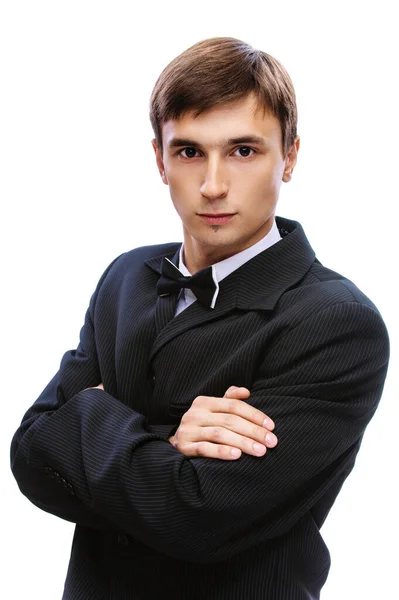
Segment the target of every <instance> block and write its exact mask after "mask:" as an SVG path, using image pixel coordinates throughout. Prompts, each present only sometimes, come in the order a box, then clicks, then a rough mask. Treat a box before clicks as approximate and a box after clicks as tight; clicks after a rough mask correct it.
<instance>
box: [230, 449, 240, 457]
mask: <svg viewBox="0 0 399 600" xmlns="http://www.w3.org/2000/svg"><path fill="white" fill-rule="evenodd" d="M231 454H232V455H233V456H241V450H239V449H238V448H232V450H231Z"/></svg>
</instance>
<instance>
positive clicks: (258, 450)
mask: <svg viewBox="0 0 399 600" xmlns="http://www.w3.org/2000/svg"><path fill="white" fill-rule="evenodd" d="M253 449H254V450H255V452H256V454H264V453H265V452H266V448H265V447H264V446H262V444H258V443H257V442H255V444H254V445H253Z"/></svg>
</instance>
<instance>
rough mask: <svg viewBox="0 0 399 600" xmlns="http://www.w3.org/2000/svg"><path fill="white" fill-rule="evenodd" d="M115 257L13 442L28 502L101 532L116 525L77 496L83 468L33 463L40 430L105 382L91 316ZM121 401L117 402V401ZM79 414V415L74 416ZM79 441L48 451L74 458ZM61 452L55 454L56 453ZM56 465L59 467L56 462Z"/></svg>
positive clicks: (65, 432) (54, 443)
mask: <svg viewBox="0 0 399 600" xmlns="http://www.w3.org/2000/svg"><path fill="white" fill-rule="evenodd" d="M118 258H119V257H117V258H116V259H115V260H114V261H112V263H111V264H110V265H109V266H108V268H107V269H106V270H105V272H104V273H103V275H102V277H101V279H100V281H99V283H98V285H97V287H96V290H95V292H94V293H93V295H92V297H91V300H90V306H89V308H88V310H87V312H86V317H85V324H84V326H83V327H82V329H81V332H80V343H79V346H78V348H77V349H76V350H71V351H68V352H66V353H65V354H64V356H63V358H62V361H61V365H60V369H59V371H58V373H57V374H56V375H55V376H54V377H53V379H52V380H51V381H50V383H49V384H48V385H47V386H46V388H45V389H44V391H43V392H42V394H41V395H40V396H39V398H38V399H37V401H36V402H35V403H34V404H33V406H32V407H31V408H30V409H29V410H28V411H27V412H26V414H25V415H24V417H23V419H22V423H21V425H20V427H19V428H18V430H17V431H16V433H15V435H14V437H13V440H12V443H11V468H12V471H13V474H14V476H15V478H16V480H17V482H18V485H19V487H20V490H21V492H22V493H23V494H24V495H25V496H27V498H29V500H30V501H31V502H33V504H35V505H36V506H38V507H39V508H41V509H43V510H45V511H47V512H50V513H52V514H55V515H57V516H59V517H61V518H63V519H66V520H68V521H72V522H73V523H77V524H79V525H84V526H86V527H93V528H96V529H97V528H99V529H103V530H115V528H116V526H115V524H114V523H112V522H111V521H110V520H108V519H107V517H106V516H104V515H101V514H98V513H97V512H96V511H95V510H94V509H93V507H92V506H90V505H89V504H84V503H83V502H82V501H81V499H80V498H79V497H78V495H77V494H76V491H75V488H76V487H79V483H77V482H78V481H79V477H80V476H81V473H79V468H80V467H79V465H78V464H76V463H75V466H74V467H73V466H71V465H70V467H71V468H72V469H74V477H73V478H72V480H73V481H74V483H72V482H71V480H68V479H66V478H65V476H64V474H65V473H66V472H67V471H68V469H63V467H62V466H60V469H57V468H55V467H54V468H53V466H54V465H53V466H52V461H51V457H50V456H49V460H48V463H46V464H44V463H43V462H40V461H39V462H37V461H36V463H35V462H34V461H33V460H32V456H31V451H32V450H33V449H34V448H35V447H36V446H35V443H34V439H35V436H36V434H37V432H38V431H39V430H40V429H41V427H42V426H43V425H44V424H45V423H46V422H47V421H48V420H49V419H50V418H51V416H52V415H53V414H54V413H55V412H58V411H59V414H61V413H63V412H64V407H65V405H66V404H67V403H68V402H69V401H70V400H71V399H72V398H73V396H75V395H76V394H77V393H78V392H80V391H81V390H84V389H85V388H88V387H92V386H96V385H98V384H99V383H101V381H102V376H101V373H100V367H99V364H98V358H97V352H96V342H95V331H94V328H93V325H92V315H93V312H94V308H95V304H96V300H97V296H98V292H99V290H100V288H101V285H102V284H103V282H104V280H105V278H106V277H107V275H108V272H109V271H110V270H111V268H112V266H113V265H114V263H115V262H116V261H117V260H118ZM116 402H117V400H115V403H116ZM76 416H78V415H76ZM71 426H72V427H75V426H76V423H68V421H67V420H66V421H65V422H64V425H63V427H64V429H63V436H65V438H68V436H69V434H70V433H71V430H70V429H69V428H70V427H71ZM170 429H171V427H170V426H168V427H165V428H162V427H158V428H157V433H159V434H161V435H158V438H160V439H167V437H168V434H169V430H170ZM73 443H76V441H75V440H73V436H72V437H71V438H70V441H66V444H65V446H62V445H61V442H60V440H58V439H57V436H56V435H53V437H52V440H51V441H50V440H49V444H50V447H49V448H48V449H47V450H48V451H49V452H50V455H51V453H52V452H53V453H54V455H56V454H57V451H59V452H60V453H61V454H64V453H65V460H66V461H68V457H69V458H71V459H72V455H73V454H74V452H78V453H79V452H80V449H81V446H80V443H79V442H78V443H77V446H76V447H75V448H73V449H72V444H73ZM56 448H57V450H56ZM57 464H58V463H57Z"/></svg>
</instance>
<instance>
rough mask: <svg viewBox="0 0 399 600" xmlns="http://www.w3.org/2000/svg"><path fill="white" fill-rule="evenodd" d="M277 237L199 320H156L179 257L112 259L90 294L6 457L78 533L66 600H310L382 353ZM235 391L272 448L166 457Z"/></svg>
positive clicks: (38, 497) (305, 254) (373, 314)
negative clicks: (70, 346)
mask: <svg viewBox="0 0 399 600" xmlns="http://www.w3.org/2000/svg"><path fill="white" fill-rule="evenodd" d="M277 225H278V226H279V227H280V228H281V229H283V228H284V229H285V230H286V231H287V232H288V234H287V235H285V236H284V237H283V239H282V240H280V241H279V242H277V243H276V244H274V245H273V246H272V247H270V248H268V249H267V250H266V251H264V252H262V253H261V254H259V255H258V256H256V257H254V258H253V259H251V260H250V261H249V262H248V263H246V264H245V265H243V266H242V267H240V268H239V269H237V271H235V272H234V273H232V274H231V275H229V276H228V277H226V278H225V279H224V280H222V281H221V282H220V292H219V297H218V302H217V304H216V307H215V309H214V310H212V309H208V308H206V307H204V306H202V305H200V304H199V303H198V302H195V303H194V304H192V305H191V306H190V307H188V308H187V309H186V310H185V311H183V312H182V313H180V314H179V315H178V316H177V317H175V318H172V317H173V314H174V309H175V304H176V301H177V296H174V297H164V298H158V297H157V294H156V283H157V281H158V278H159V276H160V266H161V262H162V258H163V257H164V256H168V257H169V258H170V259H172V258H173V257H174V256H175V255H176V252H177V251H178V249H179V245H178V244H167V245H164V246H156V247H144V248H139V249H136V250H134V251H131V252H128V253H126V254H124V255H121V256H120V257H118V258H117V259H116V260H115V261H114V262H113V263H112V264H111V265H110V266H109V268H108V269H107V270H106V272H105V273H104V275H103V277H102V278H101V280H100V282H99V284H98V286H97V288H96V290H95V292H94V294H93V296H92V298H91V301H90V306H89V309H88V311H87V313H86V319H85V323H84V326H83V328H82V330H81V335H80V344H79V346H78V348H77V349H76V350H73V351H70V352H67V353H66V354H65V355H64V357H63V359H62V361H61V366H60V370H59V371H58V373H57V374H56V375H55V376H54V378H53V380H52V381H51V382H50V383H49V384H48V386H47V387H46V389H45V390H44V391H43V393H42V394H41V396H40V397H39V399H38V400H37V402H36V403H35V404H34V405H33V406H32V407H31V408H30V409H29V411H28V412H27V413H26V415H25V417H24V419H23V421H22V424H21V427H20V428H19V429H18V431H17V432H16V434H15V436H14V439H13V443H12V469H13V473H14V475H15V477H16V479H17V481H18V484H19V486H20V488H21V491H22V492H23V493H24V494H25V495H26V496H27V497H28V498H29V499H30V500H31V501H32V502H33V503H35V504H36V505H37V506H39V507H40V508H43V509H44V510H47V511H49V512H51V513H53V514H56V515H58V516H60V517H61V518H64V519H68V520H70V521H73V522H75V523H77V527H76V531H75V538H74V543H73V547H72V553H71V562H70V566H69V570H68V574H67V579H66V584H65V593H64V600H75V599H76V600H78V599H79V600H80V599H82V600H83V599H85V600H86V599H93V600H97V599H98V600H102V599H103V598H104V599H105V598H107V599H108V598H110V599H115V600H138V599H143V598H157V597H161V596H162V597H172V595H173V597H174V598H175V599H181V600H193V599H194V600H195V599H196V598H198V599H201V600H202V599H206V600H238V599H240V600H241V599H254V600H257V599H260V598H267V599H269V600H303V599H305V598H306V599H313V600H315V599H317V598H319V595H320V590H321V588H322V586H323V584H324V582H325V580H326V577H327V575H328V570H329V566H330V556H329V552H328V549H327V547H326V545H325V543H324V541H323V539H322V537H321V535H320V532H319V529H320V527H321V525H322V523H323V522H324V520H325V518H326V516H327V514H328V512H329V510H330V509H331V507H332V505H333V503H334V501H335V498H336V496H337V494H338V493H339V490H340V489H341V487H342V484H343V483H344V481H345V479H346V477H347V476H348V474H349V473H350V472H351V470H352V468H353V466H354V463H355V458H356V455H357V452H358V451H359V448H360V444H361V440H362V436H363V434H364V431H365V429H366V427H367V424H368V423H369V421H370V419H371V418H372V416H373V414H374V412H375V410H376V408H377V406H378V402H379V400H380V397H381V394H382V391H383V385H384V381H385V376H386V370H387V365H388V356H389V339H388V335H387V331H386V328H385V325H384V322H383V320H382V318H381V315H380V314H379V312H378V310H377V308H376V307H375V306H374V304H373V303H372V302H371V301H370V300H369V299H368V298H367V297H366V296H365V295H364V294H363V293H362V292H361V291H360V290H359V289H358V288H357V287H356V286H355V285H354V284H353V283H352V282H350V281H349V280H347V279H345V278H344V277H343V276H342V275H340V274H338V273H335V272H333V271H331V270H329V269H327V268H326V267H324V266H323V265H321V264H320V263H319V261H318V260H317V259H316V258H315V254H314V251H313V250H312V248H311V246H310V245H309V242H308V241H307V238H306V236H305V234H304V232H303V229H302V227H301V226H300V224H299V223H297V222H294V221H290V220H288V219H282V218H280V217H277ZM100 381H102V382H103V383H104V387H105V391H102V390H98V389H96V390H87V389H86V388H87V387H90V386H95V385H97V384H98V383H100ZM233 384H234V385H239V386H241V385H242V386H245V387H248V388H249V389H250V390H251V396H250V399H249V402H250V403H252V404H253V405H254V406H256V407H258V408H260V409H261V410H263V411H264V412H266V413H267V414H268V415H269V416H270V417H271V418H273V420H274V421H275V423H276V434H277V436H278V439H279V443H278V445H277V447H276V448H274V449H270V450H268V451H267V453H266V455H265V456H264V457H262V458H255V457H251V456H247V455H243V456H242V457H241V458H240V459H239V460H238V461H234V462H223V461H218V460H214V459H204V458H195V459H188V458H187V457H185V456H183V455H182V454H180V453H179V452H178V451H177V450H176V449H175V448H173V447H172V446H171V444H169V442H168V436H169V435H170V434H171V433H172V432H173V431H174V430H175V429H176V427H177V426H178V424H179V420H180V418H181V416H182V415H183V414H184V413H185V412H186V411H187V410H188V409H189V407H190V405H191V403H192V401H193V399H194V398H195V397H196V396H198V395H211V396H223V394H224V393H225V391H226V389H227V388H228V387H229V386H230V385H233ZM82 390H83V391H82Z"/></svg>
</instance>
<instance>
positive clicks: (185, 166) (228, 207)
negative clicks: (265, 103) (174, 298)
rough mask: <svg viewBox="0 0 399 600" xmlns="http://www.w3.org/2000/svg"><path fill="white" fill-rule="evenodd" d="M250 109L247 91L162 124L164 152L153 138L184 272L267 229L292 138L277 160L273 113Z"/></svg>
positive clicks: (293, 153)
mask: <svg viewBox="0 0 399 600" xmlns="http://www.w3.org/2000/svg"><path fill="white" fill-rule="evenodd" d="M257 108H258V106H257V103H256V101H255V99H254V98H253V97H252V96H251V95H250V96H248V97H246V98H245V100H242V101H240V102H234V103H230V104H225V105H223V106H220V107H215V108H212V109H210V110H208V111H206V112H204V113H202V114H201V115H200V116H198V117H196V118H195V117H194V115H193V113H187V114H185V115H183V116H182V117H181V118H180V119H177V120H169V121H167V122H166V123H165V124H164V125H163V127H162V140H163V154H161V152H160V149H159V148H158V147H157V145H156V143H155V141H153V146H154V150H155V153H156V160H157V165H158V168H159V171H160V173H161V177H162V180H163V182H164V183H165V184H167V185H169V190H170V195H171V198H172V201H173V204H174V206H175V209H176V211H177V213H178V214H179V216H180V218H181V220H182V223H183V231H184V249H185V254H184V257H185V263H186V265H187V267H188V269H189V270H190V271H191V272H195V271H196V270H198V269H201V268H204V267H205V266H207V265H209V264H212V263H215V262H218V261H220V260H223V259H225V258H227V257H229V256H232V255H233V254H236V253H237V252H240V251H242V250H244V249H246V248H248V247H249V246H252V245H253V244H255V243H256V242H257V241H259V240H260V239H261V238H262V237H264V236H265V235H266V233H267V232H268V231H269V230H270V228H271V225H272V221H273V217H274V213H275V209H276V204H277V200H278V196H279V190H280V185H281V182H282V181H289V180H290V178H291V172H292V169H293V167H294V166H295V163H296V158H297V151H298V149H299V138H297V139H296V142H295V144H294V145H293V147H292V149H291V150H290V152H289V154H288V156H287V157H286V159H283V153H282V142H281V128H280V123H279V121H278V119H277V118H276V117H274V116H272V115H270V114H267V113H266V114H264V111H263V110H262V109H259V110H256V109H257Z"/></svg>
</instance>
